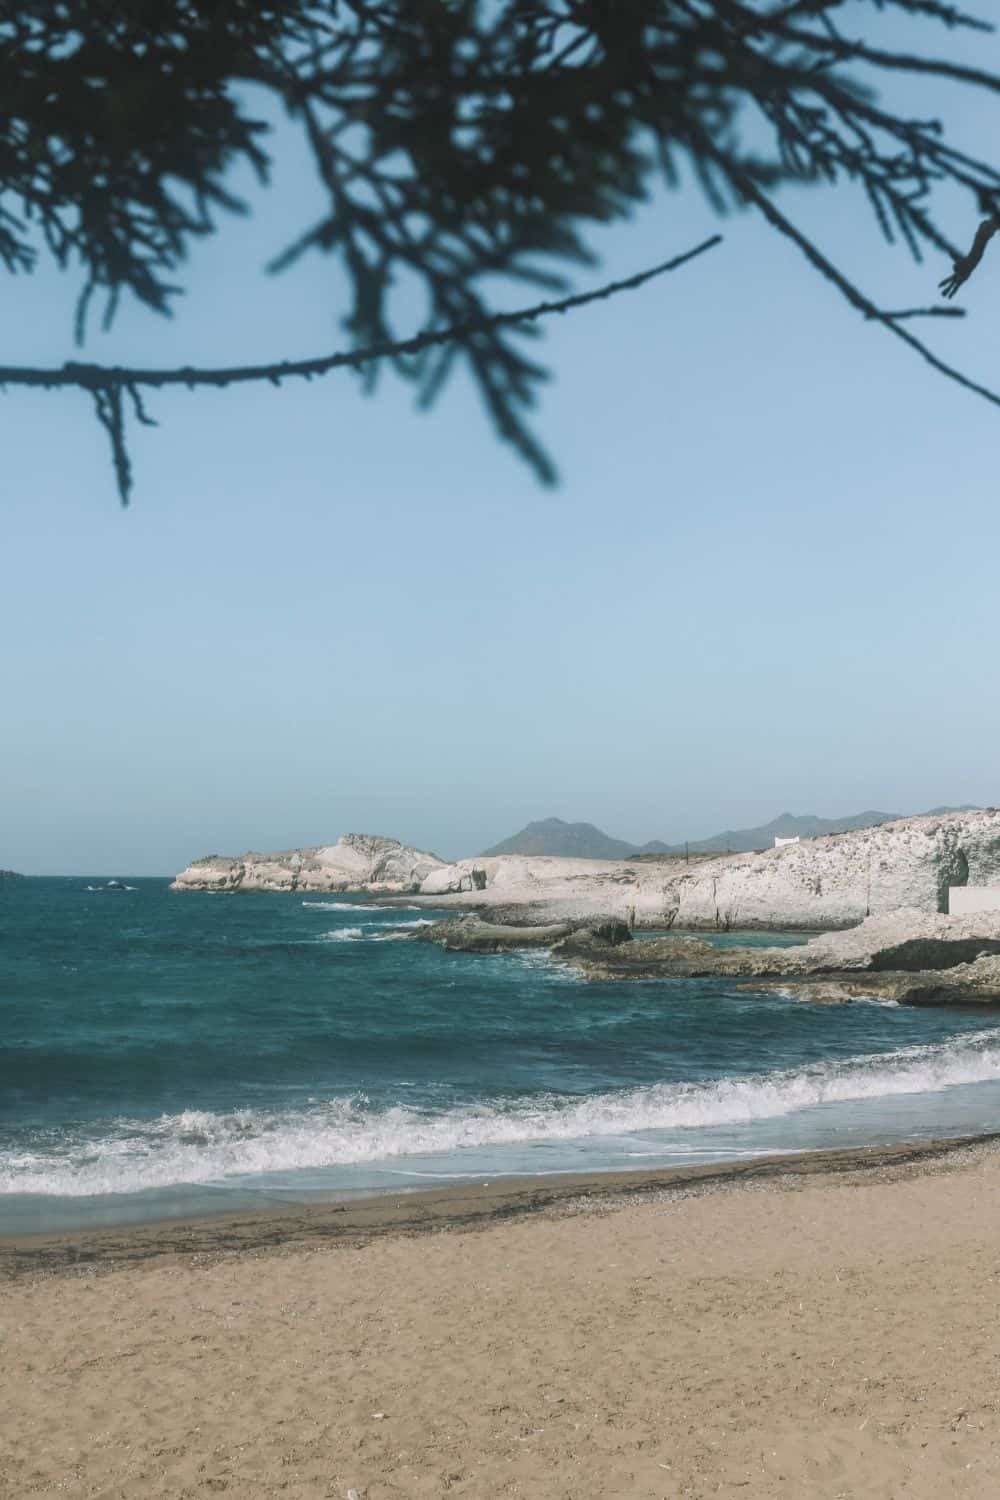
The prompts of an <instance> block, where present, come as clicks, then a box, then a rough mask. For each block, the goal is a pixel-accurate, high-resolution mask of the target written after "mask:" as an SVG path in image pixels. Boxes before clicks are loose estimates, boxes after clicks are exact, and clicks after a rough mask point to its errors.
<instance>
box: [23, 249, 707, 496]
mask: <svg viewBox="0 0 1000 1500" xmlns="http://www.w3.org/2000/svg"><path fill="white" fill-rule="evenodd" d="M721 243H722V235H721V234H713V235H712V236H711V237H710V238H709V239H707V240H703V241H702V242H701V244H699V245H695V246H694V248H693V249H691V250H685V251H684V252H683V254H681V255H675V256H674V257H673V258H672V259H671V260H666V261H662V262H661V263H660V264H659V265H655V266H650V267H649V268H648V269H647V270H645V271H639V272H637V273H636V274H635V275H634V276H628V277H626V278H625V279H624V280H621V281H609V282H607V283H606V284H605V285H604V286H601V287H597V288H596V289H595V290H594V291H590V292H578V293H575V294H574V295H572V296H569V297H562V298H560V299H559V300H558V301H554V302H536V303H535V304H534V305H533V306H531V307H522V308H517V309H515V310H514V311H512V312H501V313H495V314H493V316H492V317H488V318H484V319H481V320H478V321H472V320H470V321H468V322H465V323H453V324H450V325H448V326H447V327H445V328H428V329H424V330H423V331H422V332H421V333H417V334H414V335H413V336H412V337H410V338H407V339H399V340H393V341H387V342H385V343H382V344H375V345H368V346H367V347H365V348H362V349H349V350H337V351H335V352H334V353H332V354H324V355H319V356H317V357H314V358H312V359H300V360H277V361H274V362H272V363H269V364H260V365H224V366H220V367H216V368H207V369H205V368H202V369H197V368H194V367H193V366H185V367H183V368H181V369H174V370H158V369H139V368H134V367H129V366H123V365H95V364H79V363H73V362H67V363H66V364H64V365H61V366H58V367H54V368H49V369H42V368H36V367H33V366H24V365H6V366H0V390H6V387H7V386H11V385H14V386H30V387H35V388H38V387H41V388H43V389H45V390H52V389H56V388H60V387H61V388H63V389H65V388H67V387H75V388H76V389H78V390H83V391H87V392H89V394H90V395H92V396H93V398H94V403H95V407H96V411H97V417H98V420H99V421H100V423H101V425H102V427H104V429H105V431H106V432H107V434H108V438H109V441H110V443H111V455H112V460H113V463H114V470H115V479H116V484H117V489H118V496H119V499H120V500H121V503H122V505H128V503H129V497H130V495H131V490H132V465H131V461H130V458H129V454H128V444H127V434H126V428H125V407H124V401H123V396H124V395H125V394H126V393H127V394H128V395H129V396H130V398H131V400H132V402H133V405H134V408H135V413H136V416H137V418H138V419H139V421H141V422H143V423H144V424H145V425H147V426H155V423H153V422H152V421H151V419H150V418H149V416H148V415H147V414H146V411H145V408H144V406H143V404H142V399H141V396H140V388H141V387H143V386H147V387H149V388H153V389H160V388H162V387H164V386H176V385H182V386H185V387H186V388H187V389H188V390H195V389H197V388H199V387H204V386H215V387H216V388H224V387H227V386H231V385H246V384H247V383H249V382H255V381H262V380H264V381H269V382H270V383H271V384H272V385H280V384H281V382H282V381H283V380H289V379H296V378H300V379H304V380H312V379H314V378H315V377H317V376H322V375H328V374H330V373H331V371H333V370H340V369H345V368H346V369H353V370H360V369H363V368H364V367H365V366H366V365H368V364H371V363H372V362H374V361H377V360H383V359H398V358H401V357H404V356H412V355H416V354H420V353H422V352H423V351H424V350H426V349H432V348H438V347H441V346H442V345H461V344H464V343H468V342H469V341H470V340H471V339H474V338H475V337H476V336H477V335H481V334H483V333H487V332H489V331H490V330H493V329H497V328H513V327H519V326H523V325H525V324H528V323H532V322H535V321H537V320H538V319H539V318H546V317H552V316H554V315H556V314H561V313H567V312H572V311H574V310H575V309H577V308H581V307H587V306H589V305H590V304H591V303H593V302H600V301H603V300H605V299H607V298H609V297H616V296H618V295H619V294H620V293H622V292H632V291H637V290H638V289H639V288H640V287H642V286H645V285H646V283H647V282H650V281H653V280H655V278H656V277H658V276H663V275H665V274H666V273H667V272H669V271H676V270H678V269H679V268H680V267H681V266H684V265H687V263H688V262H689V261H692V260H694V259H695V258H696V257H697V256H699V255H703V254H704V253H705V252H706V251H707V250H712V249H714V248H715V246H716V245H719V244H721Z"/></svg>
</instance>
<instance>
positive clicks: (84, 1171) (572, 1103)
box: [0, 1028, 1000, 1197]
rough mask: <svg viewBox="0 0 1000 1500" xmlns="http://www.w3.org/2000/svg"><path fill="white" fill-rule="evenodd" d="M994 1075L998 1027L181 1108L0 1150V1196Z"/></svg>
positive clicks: (404, 1152)
mask: <svg viewBox="0 0 1000 1500" xmlns="http://www.w3.org/2000/svg"><path fill="white" fill-rule="evenodd" d="M995 1079H1000V1028H991V1029H990V1030H988V1031H985V1032H979V1033H977V1034H976V1035H974V1036H972V1037H968V1036H967V1037H962V1038H957V1039H953V1040H951V1041H949V1042H947V1043H943V1044H938V1045H929V1046H918V1047H907V1048H903V1049H900V1050H899V1051H896V1052H889V1053H881V1054H873V1055H865V1056H861V1057H855V1058H849V1059H845V1060H843V1061H839V1062H824V1063H812V1064H809V1065H807V1066H805V1067H800V1068H793V1069H787V1070H784V1071H779V1072H774V1073H770V1074H751V1075H748V1076H746V1077H730V1078H724V1079H720V1080H717V1081H715V1082H698V1083H661V1084H654V1085H651V1086H648V1087H644V1088H635V1089H625V1090H621V1091H618V1092H614V1093H605V1094H594V1095H591V1096H589V1097H586V1098H580V1097H576V1096H567V1095H557V1094H547V1095H542V1096H536V1097H533V1098H531V1099H511V1098H501V1099H496V1100H494V1101H492V1102H491V1103H489V1104H482V1105H478V1106H473V1105H464V1106H456V1107H453V1108H451V1109H446V1110H441V1111H437V1112H434V1111H431V1110H427V1109H416V1108H412V1107H405V1106H402V1105H394V1106H391V1107H389V1108H376V1107H374V1106H373V1105H372V1104H371V1102H370V1101H369V1100H368V1098H367V1097H366V1096H365V1095H363V1094H356V1095H352V1096H350V1097H346V1098H335V1099H331V1100H328V1101H326V1102H325V1103H322V1104H317V1105H313V1106H311V1107H309V1108H307V1109H303V1110H293V1111H265V1110H237V1111H233V1112H231V1113H228V1114H215V1113H212V1112H210V1111H202V1110H186V1111H183V1112H182V1113H180V1114H175V1115H162V1116H160V1117H159V1118H158V1119H156V1120H151V1121H150V1120H129V1119H121V1120H118V1121H115V1122H114V1127H113V1130H112V1132H111V1133H110V1134H108V1135H105V1136H100V1137H94V1136H89V1137H88V1136H84V1135H82V1134H81V1135H78V1136H77V1137H76V1138H75V1139H70V1140H64V1141H63V1142H62V1143H61V1144H60V1146H59V1148H58V1149H57V1150H55V1151H54V1150H52V1149H51V1147H49V1149H45V1148H43V1147H42V1146H41V1144H40V1143H39V1149H37V1150H32V1149H24V1150H20V1151H14V1152H7V1153H5V1154H4V1155H2V1156H0V1194H10V1193H37V1194H53V1195H59V1196H67V1197H78V1196H85V1195H92V1194H103V1193H129V1192H137V1191H140V1190H142V1189H149V1188H162V1187H167V1186H174V1185H179V1184H195V1183H200V1184H213V1183H216V1184H217V1183H220V1182H231V1181H232V1180H233V1179H235V1178H247V1177H259V1176H260V1175H262V1174H268V1173H277V1172H281V1173H285V1172H290V1171H296V1170H300V1169H303V1168H324V1167H338V1166H354V1165H359V1164H363V1163H368V1162H376V1161H387V1160H391V1159H394V1158H398V1157H407V1156H423V1155H428V1154H440V1153H449V1154H450V1153H461V1152H463V1151H466V1150H471V1149H475V1148H481V1147H487V1146H489V1147H497V1146H501V1147H502V1146H507V1145H511V1146H514V1145H529V1144H533V1143H545V1142H560V1141H571V1140H579V1139H581V1138H586V1137H600V1136H629V1135H636V1134H640V1133H644V1132H648V1131H658V1130H697V1129H700V1128H704V1127H710V1126H714V1125H737V1124H741V1123H748V1122H752V1121H754V1120H763V1119H770V1118H775V1117H777V1116H782V1115H789V1114H792V1113H794V1112H795V1111H797V1110H802V1109H808V1108H810V1107H811V1106H814V1105H820V1104H830V1103H834V1102H847V1101H851V1100H863V1099H874V1098H880V1097H887V1096H891V1095H898V1094H921V1093H932V1092H936V1091H939V1090H941V1089H946V1088H950V1087H953V1086H955V1085H958V1084H969V1083H981V1082H988V1081H991V1080H995Z"/></svg>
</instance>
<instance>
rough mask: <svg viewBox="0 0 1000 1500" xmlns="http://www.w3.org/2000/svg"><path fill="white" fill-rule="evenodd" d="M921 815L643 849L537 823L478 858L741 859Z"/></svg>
mask: <svg viewBox="0 0 1000 1500" xmlns="http://www.w3.org/2000/svg"><path fill="white" fill-rule="evenodd" d="M977 810H978V809H976V808H975V807H974V806H972V805H971V804H963V806H961V807H933V808H930V809H929V814H930V815H936V816H944V815H946V814H948V813H955V812H975V811H977ZM909 816H921V814H908V813H887V812H879V811H877V810H876V809H874V808H869V809H867V810H866V811H865V812H860V813H850V814H848V815H847V816H845V817H842V818H820V817H817V816H816V814H815V813H790V812H783V813H779V814H778V816H777V817H776V818H772V819H771V821H770V822H769V823H761V824H759V825H758V826H757V827H755V828H730V829H725V830H723V832H722V833H716V834H713V835H712V836H711V837H710V838H707V839H697V840H695V839H691V840H688V841H686V842H684V843H679V844H667V843H664V842H663V841H662V840H660V839H650V840H649V842H648V843H645V844H629V843H627V842H626V841H625V840H624V839H616V838H613V837H612V836H611V835H610V834H607V833H605V832H604V831H603V829H601V828H598V827H596V825H595V824H593V823H584V822H581V823H567V822H565V821H564V820H563V819H562V818H540V819H538V820H537V821H535V822H531V823H526V824H525V826H524V827H523V828H522V829H521V830H520V832H518V833H515V834H512V835H511V837H510V838H507V839H502V840H501V841H500V843H498V844H494V845H493V846H492V847H491V848H489V849H484V850H483V851H482V854H481V856H480V857H481V858H483V859H486V858H492V857H495V856H497V855H502V854H527V855H535V856H549V857H552V858H563V859H641V858H643V857H646V858H655V857H656V856H657V855H661V856H664V857H669V856H676V855H681V854H685V853H687V852H688V851H692V852H697V853H699V854H712V853H715V852H718V853H719V854H726V853H729V854H745V853H750V852H752V851H753V850H755V849H768V848H770V847H771V846H772V845H773V843H774V840H775V839H776V838H806V839H808V838H819V837H821V836H822V835H824V834H829V833H851V832H853V831H854V830H855V829H860V828H877V827H880V826H881V825H882V824H883V823H895V822H896V821H897V820H898V819H899V818H902V817H909Z"/></svg>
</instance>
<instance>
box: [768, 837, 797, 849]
mask: <svg viewBox="0 0 1000 1500" xmlns="http://www.w3.org/2000/svg"><path fill="white" fill-rule="evenodd" d="M798 842H799V835H798V834H796V835H795V837H794V838H791V839H779V838H776V839H775V841H774V847H775V848H776V849H784V847H785V845H786V844H797V843H798Z"/></svg>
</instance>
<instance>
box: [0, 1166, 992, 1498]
mask: <svg viewBox="0 0 1000 1500" xmlns="http://www.w3.org/2000/svg"><path fill="white" fill-rule="evenodd" d="M0 1272H2V1273H3V1277H4V1279H3V1280H2V1282H0V1338H2V1342H3V1359H2V1361H0V1413H2V1418H0V1496H2V1497H3V1500H15V1497H16V1500H21V1497H22V1496H38V1495H45V1496H56V1495H60V1496H61V1495H67V1494H69V1495H76V1496H82V1497H87V1500H96V1497H97V1496H101V1497H104V1500H110V1497H121V1500H125V1497H129V1500H132V1497H135V1500H138V1497H140V1496H141V1497H146V1496H156V1497H168V1496H169V1497H172V1500H188V1497H190V1500H194V1497H198V1500H200V1497H207V1496H209V1495H218V1494H222V1493H229V1494H231V1495H233V1496H240V1497H243V1496H246V1497H248V1500H259V1497H264V1496H274V1495H281V1496H289V1497H310V1500H311V1497H314V1496H315V1497H319V1496H341V1497H347V1496H348V1495H349V1494H350V1492H351V1491H355V1492H356V1494H357V1496H359V1497H364V1500H388V1497H396V1496H425V1495H426V1496H431V1495H433V1496H439V1495H449V1496H450V1495H456V1496H474V1497H477V1500H479V1497H482V1500H487V1497H493V1496H508V1495H509V1496H526V1497H527V1496H531V1497H537V1500H550V1497H551V1500H563V1497H565V1500H570V1497H573V1500H576V1497H579V1500H591V1497H595V1496H616V1497H617V1496H620V1497H632V1496H635V1497H647V1496H648V1497H654V1496H656V1497H659V1496H669V1497H679V1496H695V1497H701V1496H711V1495H718V1494H723V1495H725V1494H732V1495H734V1496H736V1495H738V1496H748V1497H758V1496H759V1497H765V1496H767V1497H771V1496H774V1497H778V1496H780V1497H786V1496H787V1497H789V1500H792V1497H800V1496H815V1497H822V1500H839V1497H858V1500H861V1497H864V1500H868V1497H871V1496H875V1497H882V1496H884V1497H886V1500H897V1497H914V1500H931V1497H932V1496H933V1497H935V1500H937V1497H939V1496H941V1495H942V1494H945V1493H947V1494H953V1495H959V1496H983V1497H986V1496H995V1495H997V1494H1000V1381H998V1373H1000V1338H998V1335H1000V1316H998V1309H997V1302H998V1292H1000V1143H998V1141H997V1140H996V1139H995V1138H990V1139H984V1140H981V1141H978V1142H976V1143H971V1144H970V1143H959V1144H957V1145H956V1144H955V1143H938V1144H931V1145H928V1146H924V1147H920V1148H893V1149H888V1150H873V1151H868V1152H855V1151H852V1152H843V1153H837V1152H827V1153H822V1154H816V1155H812V1156H807V1157H796V1158H769V1159H764V1160H761V1161H757V1162H753V1163H741V1164H740V1165H739V1166H738V1167H735V1168H734V1167H731V1166H726V1167H721V1168H706V1169H694V1170H688V1171H684V1172H659V1173H644V1174H638V1173H620V1174H608V1175H600V1176H595V1177H588V1178H559V1179H543V1180H541V1181H540V1180H538V1179H532V1180H530V1181H522V1182H518V1183H510V1182H508V1183H501V1184H490V1185H489V1186H484V1185H482V1184H477V1185H475V1186H472V1187H461V1188H452V1189H448V1190H446V1191H442V1192H430V1193H421V1194H416V1195H412V1196H407V1197H404V1198H380V1199H369V1200H365V1201H357V1202H353V1203H346V1204H335V1205H326V1206H324V1207H317V1208H309V1209H304V1210H297V1211H287V1210H286V1211H281V1212H275V1213H265V1214H242V1215H229V1216H220V1217H217V1218H212V1219H203V1220H198V1221H194V1222H192V1223H185V1224H170V1223H166V1224H157V1225H151V1226H146V1227H143V1228H128V1229H121V1230H104V1231H98V1232H94V1231H91V1232H87V1233H81V1234H75V1235H51V1236H42V1237H36V1238H28V1239H24V1238H22V1239H18V1240H10V1239H5V1240H0Z"/></svg>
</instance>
